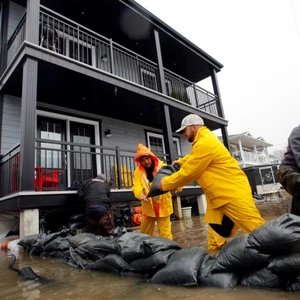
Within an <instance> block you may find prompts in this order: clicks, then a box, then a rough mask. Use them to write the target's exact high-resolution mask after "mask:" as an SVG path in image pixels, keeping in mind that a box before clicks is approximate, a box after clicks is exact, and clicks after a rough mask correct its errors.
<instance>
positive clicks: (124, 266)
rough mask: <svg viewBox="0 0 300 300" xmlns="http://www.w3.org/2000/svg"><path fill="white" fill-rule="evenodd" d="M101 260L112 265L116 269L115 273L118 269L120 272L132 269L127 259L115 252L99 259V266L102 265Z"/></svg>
mask: <svg viewBox="0 0 300 300" xmlns="http://www.w3.org/2000/svg"><path fill="white" fill-rule="evenodd" d="M100 261H102V263H105V264H108V265H110V266H111V267H112V268H113V269H114V270H115V271H114V273H115V272H116V271H117V272H118V273H120V272H124V271H132V270H131V268H130V265H129V264H128V263H127V262H126V261H125V259H124V258H123V257H122V256H120V255H118V254H115V253H112V254H108V255H106V256H105V257H104V258H103V259H101V260H98V268H99V266H100V265H101V264H100ZM96 265H97V264H96Z"/></svg>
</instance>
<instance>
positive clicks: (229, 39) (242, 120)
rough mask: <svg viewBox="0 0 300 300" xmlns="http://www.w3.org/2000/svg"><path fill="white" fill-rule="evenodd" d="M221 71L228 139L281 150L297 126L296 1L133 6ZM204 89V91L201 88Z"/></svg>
mask: <svg viewBox="0 0 300 300" xmlns="http://www.w3.org/2000/svg"><path fill="white" fill-rule="evenodd" d="M136 2H138V3H139V4H140V5H142V6H143V7H144V8H146V9H147V10H149V11H150V12H152V13H153V14H154V15H156V16H157V17H158V18H159V19H161V20H162V21H164V22H165V23H167V24H168V25H169V26H171V27H172V28H173V29H175V30H176V31H178V32H179V33H180V34H182V35H183V36H185V37H186V38H187V39H189V40H190V41H191V42H193V43H194V44H196V45H197V46H198V47H200V48H201V49H202V50H204V51H205V52H207V53H208V54H209V55H211V56H212V57H213V58H215V59H216V60H217V61H219V62H220V63H221V64H223V65H224V67H223V69H222V70H221V71H220V72H219V73H218V75H217V76H218V81H219V87H220V92H221V97H222V101H223V106H224V110H225V117H226V119H227V120H228V121H229V125H228V133H229V134H237V133H241V132H245V131H249V132H251V133H252V134H253V135H254V137H258V136H262V137H264V138H265V140H266V141H267V142H269V143H271V144H273V145H274V146H276V147H272V148H270V150H271V152H272V149H275V148H282V147H285V146H286V143H287V139H288V136H289V134H290V131H291V130H292V129H293V128H294V127H296V126H298V125H299V124H300V75H299V73H300V0H184V1H182V0H136ZM205 88H206V87H205Z"/></svg>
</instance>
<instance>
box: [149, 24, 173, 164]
mask: <svg viewBox="0 0 300 300" xmlns="http://www.w3.org/2000/svg"><path fill="white" fill-rule="evenodd" d="M154 39H155V48H156V55H157V65H158V74H159V83H160V87H161V92H162V93H163V94H165V95H166V94H167V89H166V79H165V73H164V66H163V60H162V54H161V48H160V40H159V33H158V31H157V30H154ZM160 111H161V116H162V120H161V122H162V130H163V138H164V142H165V147H166V149H165V151H166V153H168V154H169V157H168V162H169V163H171V162H172V161H173V160H175V149H174V147H173V134H172V126H171V120H170V111H169V106H168V105H165V104H160Z"/></svg>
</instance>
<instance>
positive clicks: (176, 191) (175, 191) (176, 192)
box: [171, 189, 181, 195]
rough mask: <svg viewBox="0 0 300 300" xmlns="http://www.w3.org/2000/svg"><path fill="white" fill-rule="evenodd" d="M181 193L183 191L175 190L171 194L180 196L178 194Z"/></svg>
mask: <svg viewBox="0 0 300 300" xmlns="http://www.w3.org/2000/svg"><path fill="white" fill-rule="evenodd" d="M180 192H181V189H175V190H173V191H171V193H172V194H173V195H175V194H178V193H180Z"/></svg>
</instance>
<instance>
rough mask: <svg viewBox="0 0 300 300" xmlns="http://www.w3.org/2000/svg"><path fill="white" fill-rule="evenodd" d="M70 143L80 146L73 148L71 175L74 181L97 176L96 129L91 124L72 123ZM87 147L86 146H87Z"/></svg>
mask: <svg viewBox="0 0 300 300" xmlns="http://www.w3.org/2000/svg"><path fill="white" fill-rule="evenodd" d="M70 142H71V143H75V144H78V145H76V146H74V145H72V146H71V152H70V154H71V155H70V174H71V182H73V180H74V179H79V180H86V179H88V178H93V177H95V176H96V175H97V168H96V152H95V148H91V147H90V145H95V127H94V126H92V125H89V124H83V123H78V122H73V121H71V122H70ZM85 145H86V146H85Z"/></svg>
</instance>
